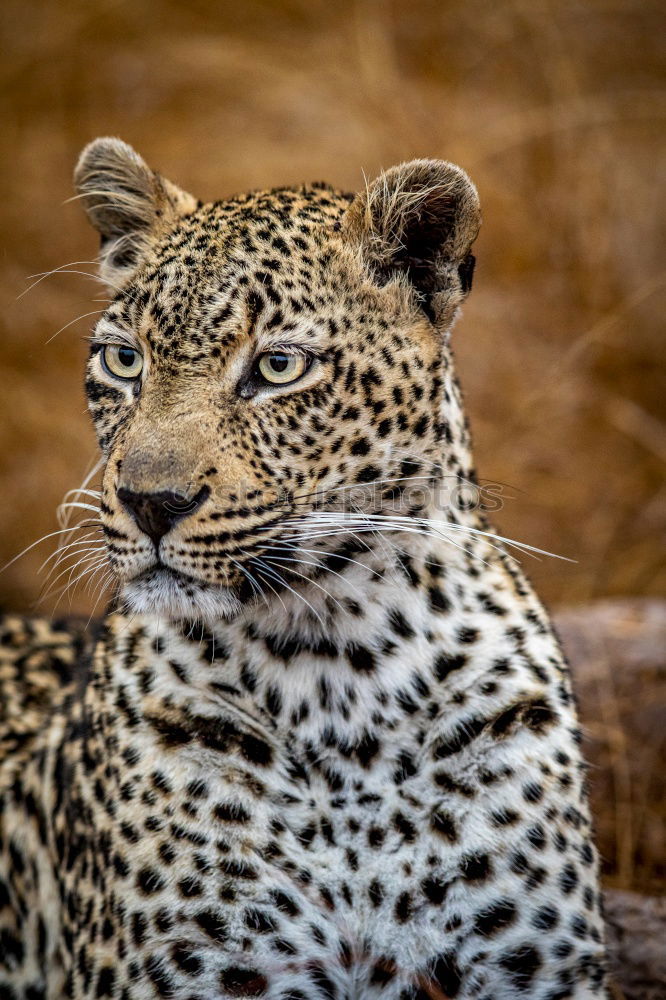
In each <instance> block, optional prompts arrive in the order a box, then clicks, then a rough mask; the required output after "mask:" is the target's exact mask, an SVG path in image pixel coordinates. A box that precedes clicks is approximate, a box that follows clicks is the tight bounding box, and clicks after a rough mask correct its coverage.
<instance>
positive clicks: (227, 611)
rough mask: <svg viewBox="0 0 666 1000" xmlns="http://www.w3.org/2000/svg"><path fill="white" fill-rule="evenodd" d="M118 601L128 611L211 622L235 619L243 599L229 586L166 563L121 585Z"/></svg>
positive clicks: (241, 606) (178, 619) (244, 601)
mask: <svg viewBox="0 0 666 1000" xmlns="http://www.w3.org/2000/svg"><path fill="white" fill-rule="evenodd" d="M119 603H120V604H121V605H123V606H124V607H125V608H126V609H127V610H128V611H129V612H130V613H135V614H150V615H159V616H161V617H164V618H167V619H170V620H174V621H181V620H183V619H187V620H192V619H197V620H200V621H202V622H204V623H206V624H214V623H215V622H219V621H221V620H228V619H230V618H235V617H236V615H238V614H239V613H240V612H241V610H242V609H243V606H244V604H245V603H246V600H244V595H242V594H241V593H239V591H237V590H232V589H231V588H229V587H224V586H220V585H215V584H209V583H204V582H202V581H198V580H194V579H193V578H192V577H189V576H184V575H183V574H182V573H178V572H177V571H176V570H173V569H170V568H169V567H167V566H155V567H153V568H152V569H150V570H147V571H146V572H144V573H142V574H141V575H140V576H138V577H136V578H135V579H134V580H131V581H129V582H128V583H126V584H124V586H123V587H122V590H121V594H120V602H119Z"/></svg>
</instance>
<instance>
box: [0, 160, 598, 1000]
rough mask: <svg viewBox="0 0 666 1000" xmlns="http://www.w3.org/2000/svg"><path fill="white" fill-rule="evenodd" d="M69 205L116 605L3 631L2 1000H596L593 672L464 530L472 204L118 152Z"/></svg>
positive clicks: (463, 194) (482, 533)
mask: <svg viewBox="0 0 666 1000" xmlns="http://www.w3.org/2000/svg"><path fill="white" fill-rule="evenodd" d="M77 182H78V185H79V190H80V194H81V196H82V198H83V201H84V205H85V206H86V208H87V211H88V214H89V216H90V218H91V220H92V222H93V224H94V225H95V226H96V228H97V229H98V230H99V232H100V234H101V237H102V252H101V259H102V268H103V274H104V276H105V278H106V280H107V281H108V282H109V284H110V285H111V287H112V289H113V291H114V298H113V300H112V302H111V304H110V305H109V308H108V309H107V310H106V312H105V314H104V316H103V317H102V319H101V320H100V322H99V324H98V326H97V328H96V331H95V334H94V336H93V340H92V351H91V359H90V362H89V366H88V373H87V382H86V387H87V393H88V399H89V402H90V410H91V413H92V416H93V420H94V422H95V426H96V428H97V433H98V436H99V441H100V447H101V449H102V453H103V456H104V460H105V471H104V479H103V487H102V493H101V496H100V497H99V525H100V530H101V532H102V533H103V539H104V542H103V544H104V545H105V546H106V548H107V551H108V558H109V563H110V565H111V568H112V569H113V571H114V574H115V577H116V580H117V592H118V594H117V599H116V603H115V608H112V609H111V611H110V613H109V615H108V616H107V617H106V619H105V620H104V622H103V623H102V624H101V625H100V626H99V628H98V631H97V633H96V634H95V635H94V636H93V637H90V638H86V637H85V636H84V635H83V634H82V633H81V631H80V630H77V629H71V628H70V629H69V630H65V631H63V628H62V627H58V626H55V625H49V624H47V623H44V622H41V621H33V622H26V621H22V620H19V619H13V618H9V619H7V620H6V622H5V624H4V630H3V632H2V647H1V650H2V658H1V660H0V690H2V692H3V695H4V701H3V704H4V705H5V706H6V708H5V710H4V712H5V717H4V720H3V722H2V727H1V728H0V822H1V825H0V829H1V836H0V997H3V998H11V1000H19V998H20V1000H37V998H42V997H48V998H57V997H76V998H84V997H85V998H93V997H113V998H118V1000H144V998H153V997H172V998H178V1000H181V998H182V1000H198V998H206V1000H213V998H216V1000H217V998H225V997H264V998H269V1000H428V998H430V1000H446V998H449V1000H471V998H475V1000H509V998H511V1000H513V998H516V997H531V998H535V1000H565V998H569V997H571V998H575V1000H583V998H593V997H602V996H605V995H606V993H605V977H604V949H603V941H602V921H601V917H600V912H599V899H600V897H599V889H598V883H597V858H596V853H595V850H594V847H593V846H592V844H591V840H590V820H589V814H588V808H587V802H586V795H585V787H584V765H583V763H582V760H581V755H580V749H579V745H580V732H579V729H578V725H577V721H576V715H575V707H574V703H573V698H572V692H571V685H570V680H569V674H568V670H567V666H566V663H565V662H564V659H563V657H562V653H561V651H560V648H559V646H558V643H557V640H556V638H555V637H554V635H553V632H552V629H551V626H550V624H549V621H548V618H547V616H546V614H545V612H544V610H543V609H542V607H541V605H540V604H539V602H538V600H537V599H536V597H535V596H534V594H533V592H532V590H531V588H530V586H529V584H528V582H527V581H526V579H525V577H524V576H523V574H522V572H521V570H520V568H519V566H518V565H517V563H516V562H515V561H514V560H513V559H512V558H511V557H510V556H509V555H508V553H507V551H506V549H505V547H503V545H502V544H501V542H500V541H499V540H498V539H497V537H496V536H495V535H494V534H493V533H492V532H491V531H490V530H489V528H488V525H487V524H486V522H485V520H484V518H483V516H482V513H481V511H480V510H479V506H478V504H477V503H474V502H472V501H473V500H474V497H475V495H477V496H478V491H477V488H476V486H475V477H474V472H473V468H472V464H471V458H470V451H469V441H468V432H467V427H466V422H465V419H464V416H463V411H462V408H461V401H460V395H459V391H458V387H457V383H456V380H455V376H454V372H453V361H452V356H451V351H450V347H449V341H448V335H449V329H450V326H451V324H452V322H453V320H454V318H455V315H456V313H457V310H458V307H459V305H460V303H461V302H462V300H463V298H464V297H465V295H466V294H467V292H468V291H469V287H470V284H471V277H472V270H473V258H472V257H471V255H470V248H471V245H472V242H473V240H474V238H475V236H476V232H477V230H478V225H479V212H478V201H477V196H476V192H475V190H474V188H473V186H472V185H471V183H470V182H469V180H468V179H467V177H466V175H465V174H464V173H463V172H462V171H461V170H459V169H458V168H456V167H453V166H452V165H451V164H446V163H441V162H438V161H415V162H414V163H411V164H407V165H403V166H402V167H397V168H394V169H393V170H390V171H388V172H387V173H385V174H383V175H382V176H381V177H380V178H379V179H378V180H377V181H376V182H374V184H372V185H370V186H369V187H368V189H366V190H365V191H363V192H361V194H359V195H357V196H356V197H351V196H347V195H344V194H341V193H339V192H337V191H334V190H333V189H331V188H329V187H328V186H327V185H323V184H315V185H310V186H305V187H302V188H298V189H291V188H290V189H279V190H274V191H269V192H258V193H252V194H248V195H242V196H240V197H237V198H233V199H230V200H228V201H224V202H216V203H213V204H206V205H202V204H200V203H197V202H196V201H195V200H194V199H193V198H191V197H190V196H189V195H187V194H185V193H183V192H181V191H179V189H177V188H176V187H175V186H174V185H172V184H170V183H168V182H166V181H164V180H163V179H161V178H160V177H159V176H158V175H156V174H154V173H153V172H152V171H150V170H149V168H148V167H147V166H146V165H145V164H144V163H143V161H142V160H141V159H140V158H139V157H138V156H137V155H136V154H135V153H134V152H133V151H132V150H130V149H129V147H126V146H125V145H124V144H122V143H120V142H119V141H117V140H98V141H97V142H96V143H93V144H92V145H91V146H90V147H88V148H87V150H86V151H84V154H83V157H82V160H81V163H80V164H79V168H78V171H77ZM110 343H116V344H117V343H122V344H126V345H128V346H129V347H130V348H134V349H136V350H138V351H140V352H141V354H142V356H143V358H144V371H143V375H142V377H141V378H140V379H139V380H134V381H126V382H124V383H122V382H119V381H118V380H117V379H116V380H114V379H113V377H112V376H110V375H109V374H108V372H106V371H105V370H104V367H103V364H102V360H101V359H102V355H103V352H104V345H106V344H110ZM277 349H279V350H283V351H284V350H287V349H289V350H290V351H292V352H296V353H298V352H300V353H301V354H303V355H304V356H306V357H307V360H308V366H309V367H307V369H306V371H305V373H304V374H303V376H302V377H301V378H300V379H299V380H298V381H297V382H295V383H294V384H293V385H287V386H280V387H274V386H270V385H268V386H267V385H266V384H265V383H262V382H261V380H260V379H259V378H258V376H257V372H256V366H255V360H256V358H257V356H258V355H259V354H261V353H262V352H266V351H271V350H277Z"/></svg>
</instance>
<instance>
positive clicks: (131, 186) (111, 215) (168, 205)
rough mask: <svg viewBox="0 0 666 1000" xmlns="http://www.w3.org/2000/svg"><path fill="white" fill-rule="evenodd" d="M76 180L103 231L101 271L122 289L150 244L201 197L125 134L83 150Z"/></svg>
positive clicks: (90, 214) (89, 212)
mask: <svg viewBox="0 0 666 1000" xmlns="http://www.w3.org/2000/svg"><path fill="white" fill-rule="evenodd" d="M74 184H75V186H76V190H77V192H78V195H79V197H80V198H81V200H82V202H83V207H84V208H85V210H86V214H87V216H88V219H89V220H90V223H91V225H92V226H93V227H94V228H95V229H96V230H97V232H98V233H99V235H100V237H101V245H100V254H99V258H100V261H99V270H100V275H101V277H102V278H103V279H104V280H105V281H106V282H107V283H108V284H109V285H111V287H112V288H115V289H117V288H118V287H120V286H122V284H123V283H124V282H125V281H127V280H128V278H130V277H131V276H132V274H133V273H134V272H135V270H136V268H137V267H138V265H139V264H140V263H141V259H142V257H143V256H144V255H145V254H146V252H147V250H148V249H149V247H150V244H151V242H152V241H153V240H155V239H156V237H157V236H158V235H159V234H160V233H161V232H162V231H163V230H164V229H166V228H168V227H169V226H170V225H173V224H174V222H175V221H176V220H177V219H178V217H179V216H181V215H186V214H188V213H189V212H193V211H194V210H195V208H196V207H197V201H196V199H195V198H193V197H192V195H191V194H188V193H187V192H186V191H183V190H181V189H180V188H179V187H177V186H176V185H175V184H172V183H171V181H168V180H167V179H166V178H165V177H161V176H160V175H159V174H158V173H156V172H155V171H154V170H151V169H150V167H149V166H148V164H147V163H146V162H145V161H144V160H143V159H142V158H141V157H140V156H139V154H138V153H137V152H136V151H135V150H134V149H132V147H131V146H128V144H127V143H126V142H122V140H121V139H115V138H104V139H95V140H94V142H91V143H89V145H87V146H86V148H85V149H84V150H83V152H82V153H81V156H80V158H79V162H78V164H77V166H76V170H75V171H74Z"/></svg>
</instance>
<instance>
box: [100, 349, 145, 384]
mask: <svg viewBox="0 0 666 1000" xmlns="http://www.w3.org/2000/svg"><path fill="white" fill-rule="evenodd" d="M102 360H103V362H104V367H105V368H106V370H107V371H108V372H109V374H110V375H115V377H116V378H138V377H139V375H140V374H141V372H142V370H143V357H142V355H141V354H139V352H138V351H135V350H134V348H132V347H125V345H124V344H107V345H106V347H105V348H104V350H103V351H102Z"/></svg>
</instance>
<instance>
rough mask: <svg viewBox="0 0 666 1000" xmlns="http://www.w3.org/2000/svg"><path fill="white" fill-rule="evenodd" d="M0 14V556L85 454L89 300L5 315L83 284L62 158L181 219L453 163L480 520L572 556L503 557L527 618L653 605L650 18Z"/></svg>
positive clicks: (315, 4)
mask: <svg viewBox="0 0 666 1000" xmlns="http://www.w3.org/2000/svg"><path fill="white" fill-rule="evenodd" d="M0 17H1V18H2V33H3V41H2V44H3V58H2V65H1V67H0V72H1V73H2V76H3V78H4V84H5V86H4V95H5V100H6V101H7V104H6V109H5V112H4V116H3V126H4V127H3V129H2V134H1V136H0V143H1V144H2V157H1V161H2V167H1V169H2V173H3V178H2V193H3V197H2V201H1V203H0V226H1V238H2V256H1V258H0V298H1V302H2V308H1V309H0V322H1V323H2V328H3V329H2V336H1V338H0V362H1V364H2V370H3V376H2V382H1V384H0V385H1V389H0V408H1V410H2V421H1V427H0V456H1V458H0V461H1V463H2V465H1V468H0V496H1V497H2V500H1V513H2V525H1V532H0V561H4V560H5V559H9V558H10V557H12V556H13V555H15V554H16V553H17V552H18V551H19V550H20V549H22V548H23V547H24V546H26V545H28V544H29V543H30V542H32V541H33V540H35V539H36V538H38V537H39V536H40V535H42V534H44V533H46V532H48V531H52V530H54V528H55V527H56V526H57V525H56V520H55V507H56V505H57V503H58V501H59V500H60V498H61V497H62V495H63V493H64V492H65V491H66V490H67V489H69V488H71V487H73V486H75V485H77V484H78V483H79V482H80V480H81V478H82V476H83V474H84V472H85V471H86V468H87V467H88V465H89V463H90V462H91V460H92V459H93V458H94V454H95V444H94V440H93V436H92V433H91V430H90V428H89V426H88V421H87V417H86V415H85V402H84V396H83V391H82V367H83V362H84V358H85V354H86V350H85V344H84V343H83V340H82V337H83V336H84V335H86V334H87V333H88V331H89V329H90V326H91V324H92V322H93V321H94V316H88V317H84V318H82V319H80V320H77V319H76V317H78V316H80V315H82V314H86V313H89V312H91V311H92V310H95V309H101V308H102V302H100V301H99V299H100V296H101V295H102V294H103V292H102V289H101V286H99V285H97V284H96V283H95V282H94V281H93V280H91V279H90V278H86V277H83V276H81V275H77V274H63V273H57V274H54V275H52V276H50V277H47V278H45V279H44V280H43V281H41V282H40V283H39V284H38V285H36V286H35V287H34V288H33V289H32V290H31V291H30V292H29V293H28V294H26V295H25V296H23V297H21V298H18V296H19V295H20V294H21V292H23V291H24V290H25V289H26V288H27V287H28V284H29V282H28V280H27V276H28V275H33V274H37V273H39V272H44V271H48V270H50V269H52V268H58V267H60V266H62V265H66V264H68V263H69V262H71V261H84V262H86V263H83V264H80V263H79V264H74V265H71V267H70V270H72V271H77V270H79V271H90V272H92V271H93V270H94V265H93V264H92V263H91V261H92V259H93V257H94V254H95V251H96V240H95V237H94V235H93V233H92V231H90V230H89V229H88V228H87V225H86V223H85V222H84V219H83V215H82V212H81V210H80V208H79V207H78V205H77V204H76V203H73V204H65V200H66V199H67V198H68V197H70V196H71V194H72V191H71V180H70V178H71V173H72V168H73V165H74V163H75V160H76V157H77V155H78V152H79V150H80V149H81V147H82V146H83V145H84V144H85V143H86V142H87V141H88V140H90V139H91V138H93V137H94V136H97V135H100V134H102V135H103V134H117V135H120V136H121V137H122V138H124V139H126V140H127V141H129V142H131V143H132V144H134V145H135V146H136V147H137V148H138V149H139V151H140V152H141V153H142V154H143V155H144V156H145V158H146V159H147V160H148V161H149V162H150V163H151V164H152V165H153V166H155V167H156V168H158V169H159V170H160V171H161V172H163V173H164V174H166V175H167V176H169V177H172V178H173V179H174V180H176V181H178V182H179V183H180V184H182V185H183V186H184V187H186V188H188V189H190V190H191V191H193V192H194V193H195V194H197V195H198V196H200V197H202V198H217V197H223V196H224V195H226V194H231V193H233V192H235V191H237V190H242V189H245V188H249V187H262V186H272V185H276V184H282V183H288V182H299V181H301V180H314V179H322V178H323V179H326V180H329V181H331V182H333V183H335V184H336V185H338V186H341V187H344V188H349V189H356V188H358V187H359V186H360V185H361V184H362V183H363V173H365V174H366V175H368V176H373V175H374V174H375V173H377V172H378V171H379V169H380V168H381V167H382V166H389V165H391V164H393V163H396V162H398V161H400V160H403V159H407V158H411V157H414V156H433V157H444V158H447V159H451V160H454V161H456V162H458V163H460V164H462V165H463V166H464V167H465V168H466V169H467V170H468V171H469V172H470V174H471V175H472V177H473V179H474V180H475V181H476V183H477V184H478V187H479V190H480V194H481V199H482V204H483V207H484V216H485V222H484V226H483V229H482V234H481V237H480V239H479V242H478V244H477V258H478V270H477V276H476V280H475V289H474V292H473V294H472V296H471V298H470V300H469V302H468V304H467V306H466V309H465V314H464V317H463V318H462V320H461V321H460V323H459V325H458V327H457V328H456V331H455V335H454V337H455V340H454V343H455V348H456V351H457V355H458V363H459V369H460V375H461V379H462V383H463V387H464V389H465V391H466V396H467V403H468V408H469V411H470V415H471V418H472V426H473V430H474V432H475V439H476V454H477V462H478V468H479V471H480V474H481V475H482V476H483V477H484V478H487V479H491V480H494V481H497V482H501V483H506V484H510V487H511V488H507V490H506V493H507V495H509V496H510V497H511V498H512V499H507V501H506V505H505V507H504V509H503V510H502V511H501V512H500V513H499V514H498V515H497V516H496V518H495V520H496V523H497V524H498V526H499V527H500V528H501V529H502V530H503V532H504V533H505V534H508V535H510V536H512V537H515V538H518V539H520V540H522V541H526V542H529V543H532V544H534V545H537V546H540V547H542V548H546V549H549V550H552V551H554V552H558V553H560V554H563V555H566V556H569V557H571V558H573V559H576V560H577V562H576V563H575V564H571V563H565V562H559V561H557V560H553V559H548V560H545V561H542V562H534V563H532V562H531V561H530V560H528V561H527V562H528V566H527V569H528V571H529V572H530V573H531V575H532V577H533V579H534V580H535V582H536V584H537V587H538V589H539V592H540V594H541V595H542V597H544V598H545V599H546V600H547V601H548V602H550V603H551V604H557V605H563V604H564V605H578V604H581V603H582V602H589V601H592V600H595V599H598V598H607V597H629V598H631V599H634V598H645V597H648V596H650V595H653V596H654V595H658V594H659V593H660V592H661V593H663V590H664V587H665V584H666V568H665V563H664V545H663V542H664V529H665V527H666V525H665V510H666V502H665V501H666V485H665V482H664V477H663V463H664V460H666V422H665V419H664V410H663V397H664V388H665V386H664V381H663V375H664V370H663V369H664V349H663V346H662V343H663V342H662V337H661V331H660V326H661V321H662V317H663V314H664V310H665V308H666V301H665V296H664V287H665V284H666V272H665V271H664V257H663V254H662V250H663V244H664V232H663V229H662V228H660V213H659V208H660V207H661V199H660V193H661V192H663V187H662V188H661V192H660V180H661V176H660V175H662V176H663V145H662V143H661V141H660V136H661V133H662V131H663V125H664V119H665V118H666V80H665V77H664V67H665V62H666V61H665V58H664V56H665V53H664V47H663V46H664V41H663V39H664V23H663V21H664V18H663V7H662V5H661V4H660V3H658V2H650V0H588V2H584V0H577V2H576V0H573V2H567V0H494V2H492V3H490V2H488V0H466V2H465V3H462V2H455V3H454V2H442V0H439V2H437V0H415V2H412V3H404V2H402V3H401V2H394V3H390V2H378V0H355V2H352V0H339V2H331V0H278V2H273V3H271V2H268V0H265V2H259V0H245V2H240V3H239V2H238V0H235V2H233V3H231V2H214V0H189V2H188V3H177V2H175V0H174V2H168V0H161V2H159V0H96V2H91V0H58V2H57V3H56V2H53V3H45V2H36V0H5V2H4V4H3V7H2V13H1V15H0ZM70 322H71V325H69V326H68V327H67V328H65V329H63V330H62V332H60V333H59V334H58V335H57V337H55V338H54V339H51V338H53V337H54V334H55V333H56V332H57V331H58V330H60V328H61V327H65V325H66V324H69V323H70ZM50 551H51V543H50V542H46V543H44V544H43V545H42V546H39V547H38V548H37V549H36V550H33V551H32V552H31V553H29V554H27V555H26V556H25V557H24V558H22V559H21V560H19V561H18V562H16V563H15V564H14V565H13V566H11V567H10V568H9V569H8V570H6V571H5V572H4V573H3V574H2V575H0V605H2V606H4V607H5V608H12V609H19V610H27V609H29V608H30V607H31V606H32V602H33V601H34V600H35V598H36V597H37V595H38V593H39V588H40V583H39V581H38V579H37V577H36V570H37V567H38V566H39V564H40V563H41V561H42V559H43V558H45V556H46V555H47V554H48V553H49V552H50ZM52 603H53V602H52V600H47V601H46V602H45V603H44V604H43V605H42V606H43V607H45V608H46V609H47V610H50V609H51V607H52ZM67 606H68V605H66V608H67ZM89 606H90V600H89V597H88V596H87V595H86V594H85V593H79V594H78V595H76V596H75V597H74V607H75V609H78V610H87V609H88V608H89ZM66 608H65V610H66ZM591 721H594V720H591ZM609 725H610V723H609ZM611 743H612V740H611ZM609 745H610V744H609ZM613 746H615V744H613ZM613 752H615V751H613ZM622 752H623V753H625V757H626V747H625V750H624V751H622ZM625 784H626V783H625ZM630 786H631V782H630ZM623 787H624V786H623ZM632 787H633V786H632ZM620 791H621V790H620ZM615 793H616V794H620V793H618V792H617V788H616V789H615ZM609 794H612V793H609ZM622 794H626V795H629V796H631V795H632V794H633V792H632V790H631V787H630V788H629V792H627V791H626V787H625V792H624V793H622ZM642 794H643V793H642ZM647 794H648V793H647V792H645V791H644V797H645V795H647ZM650 794H651V793H650ZM644 811H645V810H644ZM644 820H645V816H643V819H642V820H641V822H643V821H644ZM613 823H614V824H615V827H617V828H619V827H621V826H622V813H621V811H620V812H617V813H616V814H615V815H614V818H613ZM616 832H617V830H616ZM653 835H654V831H653V834H652V836H653ZM632 837H634V839H635V838H638V839H640V828H639V833H636V826H635V824H634V833H632ZM609 838H610V839H609V843H610V842H611V840H612V834H609ZM632 843H633V841H632ZM614 849H615V848H613V847H611V848H609V850H614ZM631 849H632V848H631V846H630V848H629V855H631ZM650 857H652V855H650ZM625 860H626V850H625ZM643 860H644V859H643ZM641 863H642V862H641ZM633 864H634V862H633V861H631V862H630V863H629V867H628V868H627V866H626V864H625V868H624V869H622V870H623V871H624V876H623V879H624V884H631V883H632V878H634V875H635V869H634V868H632V865H633ZM651 864H652V861H650V862H649V864H648V869H649V871H648V875H649V877H650V878H652V877H653V876H654V875H655V871H656V869H654V867H652V868H650V865H651ZM611 867H612V866H611ZM644 869H645V865H644V866H643V869H641V870H644ZM614 870H615V872H616V874H617V870H618V869H617V868H616V869H614ZM636 870H637V869H636ZM645 870H647V869H645ZM627 873H628V874H627ZM632 873H633V874H632ZM648 875H646V876H645V879H648ZM662 875H663V870H662ZM634 881H635V879H634Z"/></svg>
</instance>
